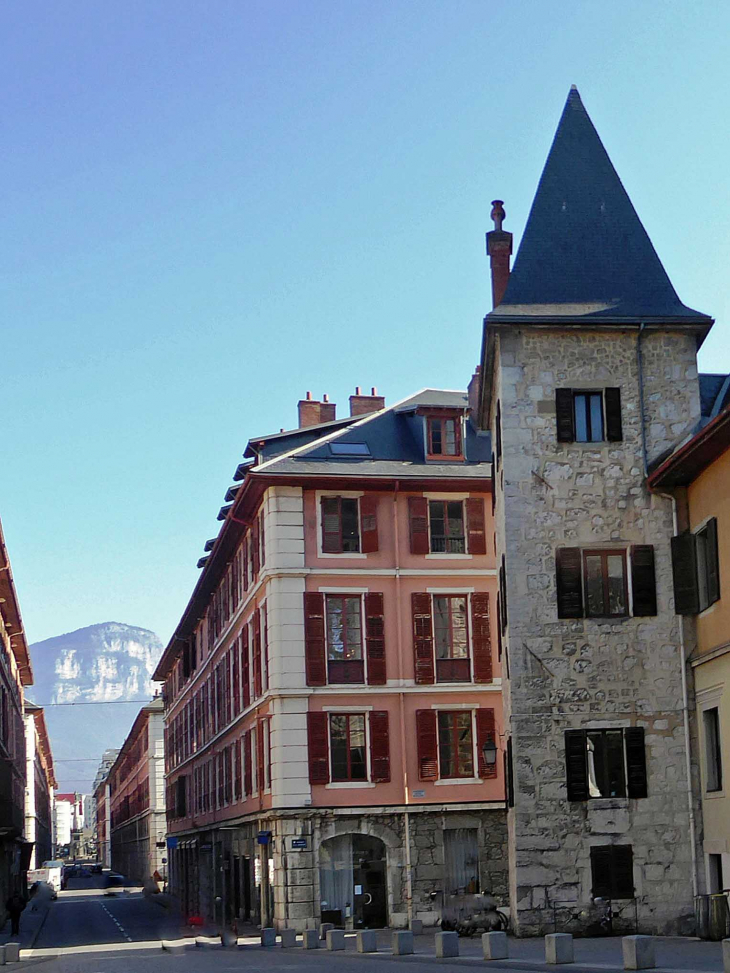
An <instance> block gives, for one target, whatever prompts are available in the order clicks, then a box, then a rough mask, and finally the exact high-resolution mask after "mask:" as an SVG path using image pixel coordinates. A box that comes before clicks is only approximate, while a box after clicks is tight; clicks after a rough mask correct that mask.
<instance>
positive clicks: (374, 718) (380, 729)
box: [370, 710, 390, 784]
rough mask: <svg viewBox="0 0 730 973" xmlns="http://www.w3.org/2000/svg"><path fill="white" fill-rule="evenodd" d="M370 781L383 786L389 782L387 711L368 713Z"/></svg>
mask: <svg viewBox="0 0 730 973" xmlns="http://www.w3.org/2000/svg"><path fill="white" fill-rule="evenodd" d="M370 780H371V781H372V783H374V784H384V783H387V782H388V781H389V780H390V734H389V732H388V712H387V710H374V711H373V712H371V713H370Z"/></svg>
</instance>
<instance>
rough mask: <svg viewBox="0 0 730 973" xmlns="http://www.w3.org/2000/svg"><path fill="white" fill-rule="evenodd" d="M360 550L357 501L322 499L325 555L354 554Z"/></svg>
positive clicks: (338, 498) (350, 499)
mask: <svg viewBox="0 0 730 973" xmlns="http://www.w3.org/2000/svg"><path fill="white" fill-rule="evenodd" d="M359 550H360V514H359V510H358V502H357V499H352V498H348V497H322V551H323V552H324V553H325V554H354V553H358V552H359Z"/></svg>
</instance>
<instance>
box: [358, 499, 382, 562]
mask: <svg viewBox="0 0 730 973" xmlns="http://www.w3.org/2000/svg"><path fill="white" fill-rule="evenodd" d="M377 508H378V500H377V497H374V496H371V495H369V494H366V495H365V496H364V497H360V545H361V546H360V550H361V551H362V553H363V554H374V553H375V552H376V551H377V549H378V516H377Z"/></svg>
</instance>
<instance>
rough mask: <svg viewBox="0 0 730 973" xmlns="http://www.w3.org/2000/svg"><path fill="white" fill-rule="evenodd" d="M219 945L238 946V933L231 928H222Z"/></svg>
mask: <svg viewBox="0 0 730 973" xmlns="http://www.w3.org/2000/svg"><path fill="white" fill-rule="evenodd" d="M221 946H226V947H230V946H238V933H237V932H234V931H233V930H232V929H224V930H223V931H222V932H221Z"/></svg>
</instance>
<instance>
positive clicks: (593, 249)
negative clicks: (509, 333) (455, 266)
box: [487, 87, 712, 326]
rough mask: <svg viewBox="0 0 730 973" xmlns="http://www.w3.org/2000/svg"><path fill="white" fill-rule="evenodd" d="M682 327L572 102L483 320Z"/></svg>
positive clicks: (654, 261) (575, 99)
mask: <svg viewBox="0 0 730 973" xmlns="http://www.w3.org/2000/svg"><path fill="white" fill-rule="evenodd" d="M546 317H547V318H555V317H560V318H561V319H562V318H565V319H568V320H569V321H570V322H571V323H573V322H580V321H591V322H592V321H596V320H598V321H599V322H600V321H605V322H606V323H620V322H622V321H624V322H625V321H651V320H652V319H654V320H657V319H660V320H661V321H663V322H667V323H670V322H678V323H683V322H686V323H688V324H690V323H694V324H703V323H704V324H705V325H707V326H709V325H710V324H711V323H712V319H711V318H710V317H709V316H708V315H705V314H702V313H701V312H699V311H695V310H693V309H692V308H688V307H686V306H685V305H684V304H682V302H681V301H680V300H679V298H678V297H677V293H676V291H675V290H674V287H673V286H672V284H671V281H670V280H669V277H668V276H667V274H666V271H665V270H664V267H663V266H662V264H661V261H660V260H659V257H658V256H657V253H656V251H655V250H654V247H653V246H652V243H651V240H650V239H649V237H648V235H647V232H646V230H645V229H644V227H643V225H642V223H641V220H640V219H639V217H638V216H637V214H636V210H635V209H634V207H633V205H632V203H631V200H630V199H629V197H628V195H627V193H626V190H625V189H624V187H623V185H622V183H621V180H620V179H619V177H618V175H617V173H616V170H615V169H614V167H613V165H612V163H611V160H610V159H609V157H608V154H607V153H606V150H605V149H604V147H603V144H602V143H601V140H600V138H599V136H598V133H597V132H596V130H595V128H594V127H593V123H592V122H591V120H590V118H589V117H588V113H587V112H586V110H585V108H584V106H583V102H582V101H581V98H580V95H579V94H578V90H577V88H575V87H573V88H572V89H571V91H570V94H569V95H568V100H567V102H566V104H565V108H564V110H563V114H562V117H561V119H560V123H559V125H558V129H557V132H556V133H555V138H554V140H553V144H552V147H551V149H550V153H549V155H548V158H547V162H546V163H545V168H544V169H543V173H542V176H541V178H540V182H539V185H538V187H537V192H536V194H535V199H534V200H533V203H532V209H531V210H530V215H529V217H528V220H527V225H526V227H525V231H524V234H523V236H522V241H521V243H520V247H519V251H518V253H517V256H516V258H515V262H514V267H513V269H512V273H511V274H510V277H509V283H508V284H507V290H506V292H505V295H504V299H503V300H502V303H501V304H500V305H499V306H498V307H497V308H495V310H494V311H492V312H491V313H490V314H488V315H487V321H494V322H495V323H502V322H507V321H515V320H518V319H522V320H535V319H536V318H546Z"/></svg>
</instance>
